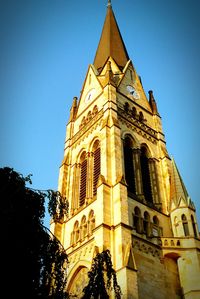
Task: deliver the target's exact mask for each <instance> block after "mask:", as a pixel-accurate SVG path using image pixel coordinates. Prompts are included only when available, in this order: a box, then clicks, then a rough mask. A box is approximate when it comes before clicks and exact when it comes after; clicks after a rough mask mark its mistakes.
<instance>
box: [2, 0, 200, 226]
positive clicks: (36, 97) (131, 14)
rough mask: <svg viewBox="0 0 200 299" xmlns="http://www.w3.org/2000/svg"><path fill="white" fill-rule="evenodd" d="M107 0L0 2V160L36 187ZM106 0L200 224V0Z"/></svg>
mask: <svg viewBox="0 0 200 299" xmlns="http://www.w3.org/2000/svg"><path fill="white" fill-rule="evenodd" d="M106 3H107V1H106V0H105V1H94V0H93V1H89V0H85V1H69V0H0V45H1V46H0V122H1V126H0V138H1V146H0V167H3V166H10V167H13V168H14V169H15V170H16V171H18V172H20V173H22V174H23V175H28V174H29V173H32V174H33V177H32V181H33V187H34V188H36V189H57V183H58V174H59V166H60V163H61V161H62V158H63V149H64V139H65V130H66V123H67V121H68V117H69V110H70V107H71V103H72V99H73V97H74V96H78V97H79V95H80V91H81V88H82V84H83V81H84V78H85V75H86V72H87V68H88V65H89V64H90V63H93V60H94V56H95V52H96V48H97V45H98V42H99V38H100V34H101V30H102V26H103V22H104V19H105V15H106ZM112 4H113V10H114V12H115V16H116V18H117V22H118V25H119V27H120V31H121V33H122V36H123V39H124V42H125V44H126V48H127V51H128V53H129V57H130V58H131V59H132V61H133V63H134V66H135V68H136V70H137V72H138V74H139V75H140V76H141V77H142V82H143V86H144V89H145V91H146V93H147V92H148V90H150V89H152V90H153V91H154V96H155V98H156V100H157V104H158V109H159V112H160V115H161V117H162V122H163V129H164V133H165V137H166V141H167V148H168V152H169V154H170V156H173V157H174V159H175V160H176V163H177V166H178V168H179V170H180V173H181V175H182V177H183V180H184V182H185V185H186V188H187V190H188V192H189V194H190V196H191V198H192V200H193V201H194V203H195V205H196V208H197V215H198V222H199V224H200V191H199V186H198V185H199V177H200V158H199V151H198V149H199V148H200V138H199V135H200V133H199V132H200V125H199V114H200V99H199V85H200V83H199V82H200V72H199V70H200V58H199V54H200V18H199V11H200V2H199V0H190V1H188V0H143V1H135V0H123V1H122V0H113V1H112ZM48 220H49V219H48V217H46V220H45V221H46V225H47V226H48Z"/></svg>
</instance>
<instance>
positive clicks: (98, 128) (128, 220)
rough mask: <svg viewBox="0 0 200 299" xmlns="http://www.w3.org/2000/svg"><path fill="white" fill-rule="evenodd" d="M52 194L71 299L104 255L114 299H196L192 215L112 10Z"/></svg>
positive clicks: (199, 268)
mask: <svg viewBox="0 0 200 299" xmlns="http://www.w3.org/2000/svg"><path fill="white" fill-rule="evenodd" d="M59 191H60V192H61V193H62V195H63V196H64V197H66V198H67V199H68V201H69V214H68V215H66V216H65V219H63V220H62V221H57V222H52V223H51V230H52V231H53V232H54V234H55V235H56V236H57V237H58V238H59V240H60V242H61V243H62V244H63V246H64V247H65V248H66V251H67V253H68V256H69V261H70V267H69V271H68V273H69V277H68V290H69V292H71V293H73V294H77V296H79V297H81V290H82V289H83V287H84V286H85V284H86V281H87V271H88V270H89V269H90V267H91V262H92V258H93V257H94V255H95V254H96V253H97V252H98V251H99V252H101V251H103V250H104V249H109V250H110V252H111V255H112V262H113V266H114V268H115V270H116V271H117V276H118V283H119V284H120V286H121V289H122V293H123V295H122V298H129V299H131V298H133V299H149V298H150V297H151V299H157V298H159V299H167V298H170V297H171V298H177V299H178V298H180V299H181V298H183V296H184V298H187V299H195V298H200V281H199V277H200V265H199V252H200V241H199V234H198V227H197V223H196V215H195V207H194V205H193V203H192V202H191V200H190V199H188V195H187V192H186V188H185V187H184V185H183V183H182V179H181V177H180V175H179V173H178V170H177V167H176V166H175V163H174V161H173V160H171V158H170V157H169V155H168V152H167V148H166V142H165V136H164V134H163V130H162V123H161V117H160V115H159V112H158V109H157V104H156V100H155V98H154V95H153V92H152V91H149V93H148V97H147V96H146V94H145V91H144V89H143V86H142V83H141V80H140V77H139V76H138V74H137V72H136V70H135V68H134V65H133V63H132V61H131V60H130V59H129V55H128V53H127V50H126V47H125V44H124V42H123V39H122V36H121V34H120V30H119V27H118V25H117V22H116V18H115V16H114V13H113V9H112V6H111V3H110V1H109V2H108V7H107V14H106V18H105V22H104V26H103V30H102V34H101V38H100V42H99V45H98V48H97V52H96V55H95V59H94V63H93V64H91V65H90V66H89V68H88V71H87V74H86V78H85V81H84V84H83V88H82V92H81V95H80V98H79V99H77V98H74V99H73V103H72V108H71V111H70V118H69V122H68V124H67V133H66V140H65V148H64V159H63V162H62V164H61V167H60V175H59ZM188 265H189V266H188ZM149 296H150V297H149Z"/></svg>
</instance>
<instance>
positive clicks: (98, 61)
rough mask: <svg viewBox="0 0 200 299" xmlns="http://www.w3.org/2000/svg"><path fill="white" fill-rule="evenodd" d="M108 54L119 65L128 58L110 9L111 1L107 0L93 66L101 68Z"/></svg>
mask: <svg viewBox="0 0 200 299" xmlns="http://www.w3.org/2000/svg"><path fill="white" fill-rule="evenodd" d="M110 56H111V57H112V58H113V59H114V60H115V62H116V63H117V65H118V66H119V67H124V66H125V65H126V63H127V62H128V60H129V56H128V53H127V50H126V47H125V45H124V42H123V39H122V36H121V33H120V31H119V27H118V25H117V21H116V19H115V15H114V13H113V10H112V5H111V1H110V0H108V4H107V14H106V18H105V22H104V26H103V30H102V33H101V38H100V41H99V45H98V48H97V51H96V55H95V59H94V66H95V67H96V69H99V68H102V67H103V66H104V64H105V63H106V60H107V59H108V58H109V57H110Z"/></svg>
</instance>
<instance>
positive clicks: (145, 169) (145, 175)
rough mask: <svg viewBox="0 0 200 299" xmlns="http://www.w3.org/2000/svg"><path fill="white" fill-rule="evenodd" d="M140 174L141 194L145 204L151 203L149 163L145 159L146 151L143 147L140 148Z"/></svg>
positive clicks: (146, 158)
mask: <svg viewBox="0 0 200 299" xmlns="http://www.w3.org/2000/svg"><path fill="white" fill-rule="evenodd" d="M140 164H141V172H142V184H143V193H144V197H145V199H146V201H147V202H151V203H153V198H152V191H151V179H150V172H149V162H148V157H147V150H146V148H145V147H142V148H141V156H140Z"/></svg>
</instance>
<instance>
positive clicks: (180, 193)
mask: <svg viewBox="0 0 200 299" xmlns="http://www.w3.org/2000/svg"><path fill="white" fill-rule="evenodd" d="M171 200H172V201H173V202H174V204H175V206H176V207H178V206H180V204H181V201H183V202H184V203H185V205H186V206H188V207H191V208H194V204H193V203H192V201H191V198H190V197H189V194H188V192H187V189H186V187H185V185H184V183H183V179H182V177H181V175H180V173H179V171H178V168H177V166H176V163H175V161H174V159H173V158H172V175H171Z"/></svg>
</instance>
